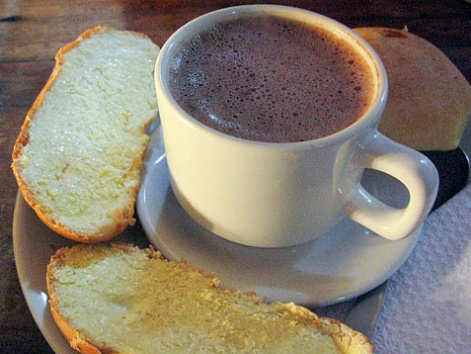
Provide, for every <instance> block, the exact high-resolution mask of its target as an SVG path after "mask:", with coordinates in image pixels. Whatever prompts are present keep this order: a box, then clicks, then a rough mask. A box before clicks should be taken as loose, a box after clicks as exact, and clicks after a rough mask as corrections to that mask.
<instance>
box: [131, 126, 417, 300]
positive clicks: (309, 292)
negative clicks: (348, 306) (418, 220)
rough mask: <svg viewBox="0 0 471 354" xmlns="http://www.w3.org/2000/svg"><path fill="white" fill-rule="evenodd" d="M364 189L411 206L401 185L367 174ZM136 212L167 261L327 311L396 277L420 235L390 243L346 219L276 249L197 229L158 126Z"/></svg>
mask: <svg viewBox="0 0 471 354" xmlns="http://www.w3.org/2000/svg"><path fill="white" fill-rule="evenodd" d="M363 184H364V185H365V187H367V189H369V190H370V191H371V192H372V193H374V194H376V195H377V196H378V197H380V198H381V199H383V200H386V201H387V202H388V203H390V204H393V205H396V206H400V205H404V204H405V203H407V199H408V193H407V192H406V191H405V189H404V187H403V186H402V185H401V184H399V183H398V182H397V181H395V180H392V179H391V178H390V177H388V176H386V175H382V174H377V173H376V174H374V173H372V172H369V173H367V174H366V175H365V178H364V179H363ZM137 212H138V215H139V219H140V222H141V224H142V226H143V227H144V230H145V232H146V233H147V236H148V238H149V240H150V241H151V242H152V243H153V244H154V245H155V247H156V248H158V249H160V250H161V251H162V253H163V254H164V255H165V256H166V257H167V258H169V259H172V260H180V259H184V260H186V261H188V262H189V263H190V264H192V265H194V266H197V267H201V268H203V269H204V270H205V272H214V273H216V274H217V276H218V278H219V279H220V280H221V286H222V287H224V288H227V289H240V290H255V291H256V292H257V294H259V295H262V296H266V297H267V299H268V300H269V301H283V302H288V301H294V302H296V303H299V304H302V305H305V306H309V307H316V306H326V305H330V304H334V303H337V302H340V301H344V300H348V299H350V298H353V297H356V296H359V295H361V294H363V293H365V292H367V291H369V290H371V289H373V288H374V287H376V286H377V285H379V284H380V283H382V282H383V281H384V280H386V279H387V278H388V277H390V276H391V275H392V274H393V273H394V272H395V271H396V270H397V269H398V268H399V267H400V266H401V265H402V264H403V263H404V261H405V260H406V259H407V257H408V256H409V254H410V252H411V251H412V249H413V248H414V245H415V244H416V242H417V239H418V237H419V234H420V230H417V231H416V232H414V233H413V234H411V235H409V236H408V237H406V238H405V239H403V240H400V241H388V240H385V239H383V238H381V237H379V236H378V235H376V234H374V233H372V232H371V231H369V230H367V229H365V228H364V227H362V226H360V225H358V224H355V223H354V222H352V221H351V220H349V219H344V220H342V221H341V222H340V224H339V225H338V226H336V227H335V229H334V230H332V232H331V233H330V234H328V235H325V236H323V237H321V238H320V239H318V240H316V241H313V242H309V243H305V244H302V245H299V246H294V247H289V248H281V249H270V248H253V247H247V246H242V245H239V244H235V243H232V242H230V241H227V240H224V239H222V238H220V237H218V236H216V235H214V234H212V233H210V232H209V231H207V230H205V229H204V228H202V227H201V226H199V225H198V224H196V223H195V222H194V221H193V220H192V219H191V218H190V217H189V216H188V215H187V214H186V212H185V211H184V210H183V209H182V208H181V207H180V205H179V204H178V202H177V200H176V198H175V196H174V195H173V192H172V189H171V187H170V184H169V174H168V167H167V162H166V156H165V149H164V147H163V141H162V136H161V131H160V127H158V128H157V129H156V130H155V131H154V133H153V134H152V139H151V141H150V145H149V149H148V151H147V155H146V161H145V168H144V171H143V180H142V185H141V189H140V192H139V196H138V203H137Z"/></svg>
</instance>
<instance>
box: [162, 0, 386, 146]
mask: <svg viewBox="0 0 471 354" xmlns="http://www.w3.org/2000/svg"><path fill="white" fill-rule="evenodd" d="M257 12H258V13H261V12H267V13H272V14H275V15H276V16H281V17H285V18H290V19H294V20H296V21H301V22H311V23H313V22H314V23H315V24H316V25H318V26H319V25H322V27H323V28H324V29H328V30H333V29H336V31H335V34H336V35H337V36H342V37H343V38H344V39H347V40H349V42H350V44H351V45H352V46H353V47H354V48H355V50H356V51H357V52H360V54H362V56H363V57H365V55H364V54H366V57H367V62H368V63H369V65H370V66H372V70H373V75H375V80H376V82H375V86H376V95H375V97H374V98H373V99H372V101H371V103H370V105H369V107H368V109H367V110H366V111H365V112H364V113H363V114H362V115H361V116H360V117H359V118H358V119H357V120H356V121H355V122H354V123H352V124H350V125H349V126H347V127H345V128H343V129H341V130H339V131H337V132H335V133H333V134H330V135H327V136H325V137H321V138H317V139H311V140H306V141H294V142H266V141H259V140H250V139H245V138H240V137H236V136H233V135H229V134H227V133H224V132H221V131H219V130H216V129H214V128H212V127H209V126H207V125H205V124H203V123H201V122H200V121H199V120H197V119H195V118H194V117H192V116H191V115H190V114H189V113H188V112H187V111H186V110H184V109H183V108H182V107H181V106H180V105H179V103H178V102H177V101H176V100H175V98H174V97H173V95H172V93H171V92H170V89H169V85H168V76H169V70H168V68H169V66H170V64H171V62H172V60H171V59H172V57H173V54H174V52H175V51H176V50H177V49H178V48H179V45H181V44H185V43H187V42H188V40H189V39H190V38H193V37H194V34H195V33H198V32H200V31H201V30H203V29H205V28H208V24H211V23H215V22H216V20H221V19H224V18H228V17H229V16H235V15H240V14H244V13H257ZM295 16H296V17H295ZM314 18H315V21H314ZM329 26H330V27H329ZM164 64H165V67H164ZM373 67H374V69H373ZM154 76H155V85H156V89H157V88H158V87H160V88H161V89H162V92H163V93H164V94H165V96H166V97H165V99H166V101H168V103H170V104H171V106H172V108H173V109H175V110H177V111H178V113H179V119H184V120H185V121H186V123H188V124H191V125H192V126H193V127H194V128H196V129H198V130H203V131H204V132H206V133H210V134H213V135H215V136H218V137H220V138H223V139H228V140H230V141H234V142H241V143H244V144H249V145H255V146H256V145H260V146H269V147H284V148H287V147H293V148H296V147H305V146H309V147H313V146H328V145H332V144H336V143H338V142H339V141H345V140H348V139H350V138H351V137H352V136H355V135H356V134H358V133H359V132H360V131H362V130H365V129H368V128H372V129H376V127H377V125H378V123H379V120H380V118H381V115H382V113H383V110H384V107H385V105H386V100H387V95H388V79H387V74H386V69H385V68H384V65H383V63H382V61H381V59H380V57H379V55H378V54H377V53H376V51H375V50H374V49H373V48H372V47H371V45H370V44H369V43H368V42H367V41H366V40H365V39H363V38H362V37H361V36H360V35H359V34H357V33H356V32H354V31H353V30H352V29H351V28H349V27H347V26H346V25H344V24H342V23H340V22H338V21H337V20H334V19H332V18H330V17H327V16H325V15H322V14H320V13H317V12H313V11H310V10H306V9H301V8H297V7H293V6H285V5H240V6H232V7H227V8H223V9H219V10H215V11H211V12H208V13H205V14H203V15H201V16H198V17H196V18H194V19H193V20H190V21H189V22H187V23H186V24H184V25H183V26H182V27H180V28H179V29H177V30H176V31H175V32H174V33H173V34H172V35H171V36H170V37H169V38H168V39H167V41H166V42H165V43H164V45H163V46H162V48H161V50H160V52H159V54H158V57H157V61H156V63H155V70H154ZM157 91H159V90H157ZM157 94H159V93H157Z"/></svg>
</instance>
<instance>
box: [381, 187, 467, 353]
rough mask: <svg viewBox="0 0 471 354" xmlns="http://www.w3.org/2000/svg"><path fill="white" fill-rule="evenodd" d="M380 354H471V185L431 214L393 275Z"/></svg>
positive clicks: (386, 295)
mask: <svg viewBox="0 0 471 354" xmlns="http://www.w3.org/2000/svg"><path fill="white" fill-rule="evenodd" d="M372 341H373V343H374V344H375V346H376V353H378V354H383V353H384V354H390V353H394V354H397V353H407V354H409V353H471V185H469V186H468V187H467V188H465V189H464V190H463V191H461V192H460V193H459V194H458V195H457V196H455V197H454V198H452V199H451V200H450V201H448V202H447V203H446V204H444V205H442V206H441V207H440V208H439V209H437V210H436V211H435V212H433V213H432V214H431V215H430V216H429V218H428V219H427V221H426V222H425V224H424V228H423V232H422V234H421V236H420V239H419V241H418V243H417V246H416V248H415V249H414V251H413V253H412V255H411V256H410V258H409V259H408V260H407V261H406V263H405V264H404V265H403V266H402V267H401V269H399V271H398V272H397V273H396V274H394V275H393V277H392V278H391V281H390V283H389V285H388V289H387V292H386V294H385V298H384V304H383V308H382V309H381V313H380V315H379V317H378V321H377V324H376V328H375V332H374V335H373V338H372Z"/></svg>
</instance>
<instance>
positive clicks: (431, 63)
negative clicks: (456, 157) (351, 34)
mask: <svg viewBox="0 0 471 354" xmlns="http://www.w3.org/2000/svg"><path fill="white" fill-rule="evenodd" d="M354 31H355V32H357V33H358V34H359V35H360V36H362V37H363V38H364V39H365V40H366V41H367V42H369V43H370V44H371V46H372V47H373V48H374V49H375V50H376V51H377V52H378V54H379V56H380V58H381V59H382V61H383V63H384V66H385V68H386V72H387V75H388V81H389V95H388V101H387V104H386V108H385V110H384V114H383V117H382V119H381V121H380V123H379V131H380V132H382V133H383V134H385V135H387V136H388V137H390V138H392V139H393V140H396V141H398V142H399V143H401V144H404V145H407V146H409V147H412V148H414V149H416V150H421V151H428V150H453V149H455V148H457V147H458V145H459V143H460V140H461V136H462V134H463V131H464V129H465V127H466V124H467V122H468V120H469V116H470V115H471V86H470V85H469V83H468V82H467V80H466V78H465V77H464V76H463V74H462V73H461V72H460V71H459V70H458V68H457V67H456V66H455V65H454V64H453V63H452V62H451V61H450V60H449V59H448V58H447V56H446V55H445V54H444V53H443V52H442V51H441V50H440V49H439V48H437V47H436V46H434V45H433V44H432V43H430V42H428V41H427V40H425V39H423V38H421V37H418V36H416V35H414V34H412V33H409V31H408V30H407V28H404V29H402V30H399V29H394V28H385V27H361V28H355V29H354Z"/></svg>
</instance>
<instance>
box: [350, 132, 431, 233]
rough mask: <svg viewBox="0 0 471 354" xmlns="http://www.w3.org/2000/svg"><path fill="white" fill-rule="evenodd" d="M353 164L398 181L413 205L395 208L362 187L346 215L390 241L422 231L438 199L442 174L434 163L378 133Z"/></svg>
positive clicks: (355, 192) (356, 189)
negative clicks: (439, 179)
mask: <svg viewBox="0 0 471 354" xmlns="http://www.w3.org/2000/svg"><path fill="white" fill-rule="evenodd" d="M369 137H370V138H369V139H367V141H366V143H365V144H364V145H363V146H362V150H361V152H360V153H359V155H358V156H357V158H356V159H355V160H354V161H353V163H354V165H355V166H356V167H359V168H370V169H374V170H378V171H381V172H384V173H386V174H388V175H391V176H393V177H395V178H396V179H398V180H399V181H400V182H401V183H403V184H404V185H405V187H406V188H407V189H408V191H409V203H408V205H407V206H405V207H404V208H402V209H396V208H393V207H391V206H389V205H387V204H385V203H383V202H382V201H380V200H378V199H377V198H375V197H374V196H372V195H371V194H370V193H369V192H368V191H367V190H366V189H365V188H364V187H363V186H362V185H361V184H360V183H358V185H357V186H355V187H354V188H353V190H351V191H350V192H349V194H348V195H347V201H346V203H345V204H344V207H343V211H344V212H345V213H346V215H347V216H348V217H349V218H350V219H352V220H354V221H356V222H357V223H359V224H361V225H363V226H365V227H366V228H368V229H370V230H372V231H374V232H376V233H377V234H378V235H380V236H382V237H384V238H386V239H389V240H400V239H402V238H404V237H406V236H407V235H409V234H411V233H412V232H413V231H414V230H415V229H416V228H417V227H419V226H420V225H421V224H422V223H423V221H424V220H425V218H426V217H427V215H428V214H429V212H430V210H431V209H432V206H433V203H434V202H435V198H436V196H437V191H438V172H437V170H436V168H435V166H434V165H433V163H432V162H431V161H430V160H429V159H428V158H427V157H426V156H424V155H423V154H421V153H419V152H418V151H416V150H413V149H411V148H408V147H406V146H404V145H401V144H398V143H396V142H394V141H393V140H391V139H389V138H387V137H386V136H384V135H382V134H381V133H379V132H378V131H374V133H372V134H371V135H370V136H369Z"/></svg>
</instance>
